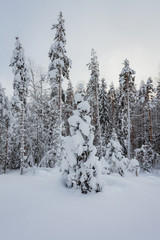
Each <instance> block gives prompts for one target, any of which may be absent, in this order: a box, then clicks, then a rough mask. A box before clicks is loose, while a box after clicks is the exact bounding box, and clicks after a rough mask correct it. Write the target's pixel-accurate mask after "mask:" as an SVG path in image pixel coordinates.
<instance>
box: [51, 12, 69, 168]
mask: <svg viewBox="0 0 160 240" xmlns="http://www.w3.org/2000/svg"><path fill="white" fill-rule="evenodd" d="M52 29H53V30H54V29H55V30H56V34H55V38H54V43H53V44H52V45H51V47H50V50H49V53H48V55H49V58H50V60H51V62H50V64H49V67H48V77H49V80H50V85H51V100H50V113H51V119H50V126H49V129H50V133H49V134H50V150H53V152H54V155H55V153H56V156H55V157H56V159H57V161H58V164H60V162H61V155H62V154H61V151H62V148H63V147H62V137H61V126H62V81H63V78H66V79H69V68H70V67H71V61H70V60H69V58H68V57H67V55H66V49H65V45H66V37H65V35H66V34H65V27H64V19H63V16H62V12H60V13H59V17H58V23H57V24H54V25H53V26H52Z"/></svg>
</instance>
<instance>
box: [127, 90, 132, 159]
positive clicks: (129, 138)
mask: <svg viewBox="0 0 160 240" xmlns="http://www.w3.org/2000/svg"><path fill="white" fill-rule="evenodd" d="M127 95H128V109H127V111H128V159H131V118H130V99H129V86H128V87H127Z"/></svg>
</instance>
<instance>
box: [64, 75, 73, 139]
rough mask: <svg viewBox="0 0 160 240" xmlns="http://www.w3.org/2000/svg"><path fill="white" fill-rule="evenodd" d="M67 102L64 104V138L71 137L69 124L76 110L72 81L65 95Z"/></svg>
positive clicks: (69, 82)
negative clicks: (69, 119)
mask: <svg viewBox="0 0 160 240" xmlns="http://www.w3.org/2000/svg"><path fill="white" fill-rule="evenodd" d="M65 96H66V97H65V102H64V104H63V109H62V116H63V123H64V129H63V136H69V135H70V127H69V123H68V118H69V117H70V116H72V115H73V110H74V109H75V100H74V91H73V87H72V83H71V80H69V81H68V87H67V90H66V94H65Z"/></svg>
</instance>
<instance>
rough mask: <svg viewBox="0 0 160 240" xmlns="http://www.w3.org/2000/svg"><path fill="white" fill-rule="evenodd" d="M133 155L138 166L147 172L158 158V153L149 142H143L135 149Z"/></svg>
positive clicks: (159, 157)
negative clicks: (143, 143)
mask: <svg viewBox="0 0 160 240" xmlns="http://www.w3.org/2000/svg"><path fill="white" fill-rule="evenodd" d="M135 157H136V159H137V160H138V161H139V164H140V167H141V168H142V169H143V170H144V171H148V172H150V170H151V168H152V167H154V166H155V164H156V162H157V161H158V160H159V159H160V156H159V154H158V153H156V152H155V151H154V150H153V149H152V146H151V145H150V144H145V145H142V147H141V148H137V149H135Z"/></svg>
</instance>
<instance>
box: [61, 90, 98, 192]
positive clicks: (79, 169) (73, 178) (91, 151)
mask: <svg viewBox="0 0 160 240" xmlns="http://www.w3.org/2000/svg"><path fill="white" fill-rule="evenodd" d="M81 89H82V88H81V87H80V91H79V92H77V93H76V98H75V99H76V103H77V110H75V111H74V115H73V116H71V117H70V118H69V119H68V121H69V125H70V133H71V136H67V137H66V138H65V140H66V141H65V142H66V160H65V161H64V165H63V169H64V177H65V182H66V186H67V187H69V188H70V187H74V188H78V189H80V190H81V192H82V193H84V194H86V193H88V192H91V191H93V192H99V191H101V190H102V181H101V169H100V162H99V161H98V157H96V156H95V154H96V147H95V146H94V145H93V139H94V134H93V127H92V125H91V118H90V117H89V112H90V106H89V103H88V102H87V101H84V100H83V98H84V92H83V91H81Z"/></svg>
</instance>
